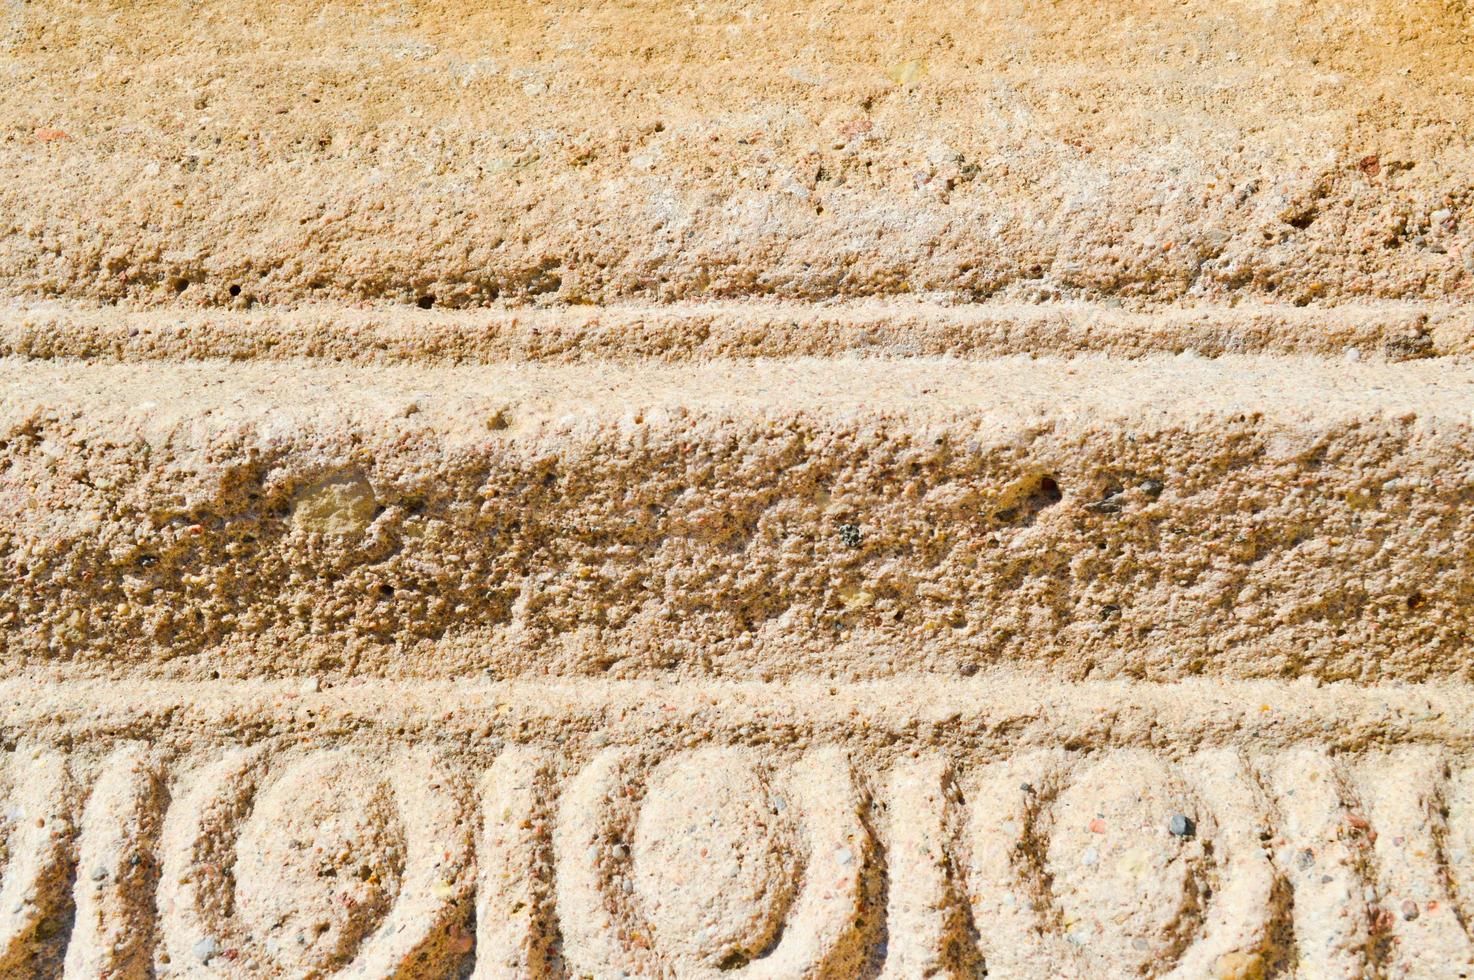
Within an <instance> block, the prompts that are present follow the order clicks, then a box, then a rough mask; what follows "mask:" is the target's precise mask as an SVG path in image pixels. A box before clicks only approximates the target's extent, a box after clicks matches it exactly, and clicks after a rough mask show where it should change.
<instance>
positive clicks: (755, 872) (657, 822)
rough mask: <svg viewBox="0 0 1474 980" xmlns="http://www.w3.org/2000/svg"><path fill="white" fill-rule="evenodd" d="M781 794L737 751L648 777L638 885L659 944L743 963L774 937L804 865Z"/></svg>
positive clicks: (673, 765)
mask: <svg viewBox="0 0 1474 980" xmlns="http://www.w3.org/2000/svg"><path fill="white" fill-rule="evenodd" d="M789 815H790V812H789V808H788V806H787V804H786V802H785V801H783V800H782V799H781V798H780V797H778V796H776V795H775V794H773V793H772V792H770V791H769V788H768V785H767V782H766V780H765V778H764V777H763V775H762V774H761V773H760V772H759V771H758V770H757V768H756V767H754V766H753V765H752V764H751V763H750V762H748V761H747V759H745V758H744V757H743V756H742V755H741V754H739V753H737V752H734V751H731V750H714V751H707V752H697V753H692V754H690V755H683V756H681V757H679V758H677V759H673V760H670V761H668V762H666V763H665V764H663V765H661V766H659V767H657V769H656V770H655V771H654V772H653V773H652V774H651V779H650V783H649V789H648V792H647V795H646V797H645V803H644V806H643V807H642V808H641V810H640V815H639V819H638V823H637V824H636V827H635V834H634V848H633V860H634V887H635V892H636V894H637V896H638V897H639V899H640V900H641V902H642V905H643V908H644V912H645V915H646V917H647V919H648V921H649V923H650V925H651V928H652V929H653V930H654V932H655V934H656V938H657V939H658V940H659V943H660V946H661V948H662V949H664V950H665V951H667V953H669V954H672V955H674V956H676V957H680V958H687V959H690V960H695V961H697V962H700V963H703V964H706V965H707V966H710V967H733V966H740V965H742V964H743V963H745V962H747V961H748V960H750V959H753V958H755V957H757V956H758V955H759V954H761V953H763V952H764V951H765V950H767V949H768V947H770V946H771V945H772V944H773V942H774V941H775V940H776V939H777V938H778V935H779V933H780V931H781V928H782V924H783V919H784V916H785V913H786V912H787V910H788V907H789V905H790V904H791V903H792V901H793V897H794V892H795V889H796V887H797V885H798V878H799V874H798V870H799V869H800V868H801V866H802V863H803V858H802V855H801V854H800V853H799V848H798V845H797V843H796V841H795V837H794V833H793V828H792V825H791V822H790V820H789Z"/></svg>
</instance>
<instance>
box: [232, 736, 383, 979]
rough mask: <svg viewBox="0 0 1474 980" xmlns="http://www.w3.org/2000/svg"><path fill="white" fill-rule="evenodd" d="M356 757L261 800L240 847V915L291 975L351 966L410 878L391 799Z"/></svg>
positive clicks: (307, 768)
mask: <svg viewBox="0 0 1474 980" xmlns="http://www.w3.org/2000/svg"><path fill="white" fill-rule="evenodd" d="M365 768H366V767H365V766H364V765H363V764H362V763H361V762H360V761H359V760H357V759H355V758H353V757H352V756H351V755H348V754H347V753H341V752H331V753H323V754H321V755H316V756H312V757H310V758H308V759H305V760H302V761H300V762H298V763H297V764H296V765H294V766H292V767H291V769H290V770H289V771H287V772H286V773H285V774H283V776H282V777H281V778H280V779H278V780H277V781H276V782H274V783H273V784H272V785H271V786H270V787H268V788H267V789H266V790H265V791H264V792H262V793H261V795H260V796H258V797H257V799H256V801H255V805H254V807H253V808H252V811H251V815H250V817H249V818H248V819H247V820H246V821H245V823H244V824H243V825H242V827H241V833H240V837H239V840H238V842H237V845H236V865H235V879H236V908H237V910H238V912H239V914H240V917H241V920H242V923H243V925H245V926H246V927H247V928H248V929H250V931H251V933H252V934H253V936H254V937H255V938H256V940H257V941H258V942H260V943H261V944H262V945H263V946H264V948H265V949H266V950H267V951H268V952H269V953H271V954H272V955H273V957H274V958H275V959H276V960H277V961H278V962H279V963H281V964H282V965H283V966H287V967H289V968H291V969H293V970H302V971H316V970H324V969H330V968H335V967H338V966H341V965H343V964H345V963H346V962H347V961H348V960H349V959H350V958H351V957H352V956H353V954H354V952H355V951H356V950H357V949H358V947H359V946H360V944H361V943H362V942H363V940H364V939H365V938H366V937H367V936H368V935H369V934H370V933H371V932H372V931H373V929H374V928H375V927H376V926H377V925H378V924H379V923H380V922H381V921H382V920H383V919H384V917H385V916H386V915H387V914H388V912H389V909H390V908H391V907H392V906H393V904H394V900H395V898H396V897H397V895H398V892H399V885H400V880H401V877H402V875H403V872H404V854H405V842H404V836H403V828H402V827H401V826H400V821H399V817H398V814H397V812H396V810H395V806H394V798H393V794H392V791H391V790H390V788H389V786H388V785H387V784H386V782H385V781H384V780H382V779H381V778H377V777H372V776H369V775H367V774H366V772H365Z"/></svg>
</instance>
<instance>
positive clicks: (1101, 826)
mask: <svg viewBox="0 0 1474 980" xmlns="http://www.w3.org/2000/svg"><path fill="white" fill-rule="evenodd" d="M1090 832H1091V833H1092V834H1103V833H1105V821H1104V820H1102V819H1100V818H1099V817H1096V818H1095V819H1094V820H1092V821H1090Z"/></svg>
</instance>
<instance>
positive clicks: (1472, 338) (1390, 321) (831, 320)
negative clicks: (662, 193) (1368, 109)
mask: <svg viewBox="0 0 1474 980" xmlns="http://www.w3.org/2000/svg"><path fill="white" fill-rule="evenodd" d="M1189 350H1190V351H1194V352H1196V353H1199V354H1202V355H1205V356H1219V355H1225V354H1253V353H1272V354H1319V355H1348V354H1350V355H1351V356H1366V357H1368V358H1385V359H1388V360H1394V361H1401V360H1410V359H1418V358H1428V357H1438V356H1447V355H1459V354H1467V353H1470V352H1471V351H1474V313H1471V312H1470V310H1469V308H1468V306H1467V305H1462V304H1453V303H1416V302H1411V303H1397V302H1388V303H1372V304H1349V305H1345V306H1334V307H1295V306H1289V305H1242V306H1226V305H1224V306H1214V305H1205V306H1183V307H1163V308H1156V309H1148V310H1129V309H1124V308H1121V307H1119V306H1111V305H1106V304H1094V303H1059V304H1043V305H1028V304H976V305H941V304H935V303H926V302H863V303H840V304H835V305H818V304H801V303H763V302H726V303H692V304H672V305H645V306H641V305H630V306H609V307H595V306H557V307H546V308H531V307H529V308H509V309H483V310H441V309H430V310H421V309H418V308H414V307H401V306H368V305H367V304H362V305H359V306H334V305H319V306H302V307H291V308H258V309H253V310H221V309H204V310H200V309H180V310H167V309H132V310H127V309H119V308H115V307H94V306H83V305H72V304H66V303H46V304H32V305H26V304H13V305H11V306H10V307H9V308H3V309H0V356H21V357H27V358H32V359H38V360H42V359H60V358H83V359H90V360H99V361H124V362H133V361H155V360H163V361H170V360H190V359H207V358H222V359H230V360H270V361H276V360H287V359H297V358H306V359H319V360H326V361H333V362H362V363H493V362H499V361H536V362H554V363H575V362H585V361H608V360H613V361H623V360H637V359H643V360H658V361H681V360H700V359H706V358H712V357H726V358H739V357H796V356H833V355H840V354H851V353H858V354H867V355H877V356H890V357H897V356H936V355H950V356H956V357H996V356H1006V355H1009V354H1056V355H1070V354H1083V353H1104V354H1111V355H1115V356H1122V357H1140V356H1147V355H1151V354H1158V353H1174V354H1175V353H1180V352H1183V351H1189ZM1353 352H1354V353H1353Z"/></svg>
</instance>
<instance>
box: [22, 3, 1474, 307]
mask: <svg viewBox="0 0 1474 980" xmlns="http://www.w3.org/2000/svg"><path fill="white" fill-rule="evenodd" d="M0 17H3V18H4V20H3V21H0V27H3V33H0V51H3V56H4V62H3V73H0V119H4V120H5V121H6V123H5V127H4V134H3V137H0V138H3V140H4V143H3V146H4V157H3V162H0V213H3V215H4V220H3V223H0V275H3V276H4V277H5V281H4V285H3V287H0V288H3V291H4V292H7V293H10V294H12V295H36V296H68V297H73V298H86V299H96V300H104V301H114V300H142V301H146V302H149V303H170V302H172V303H178V304H182V305H186V306H197V305H200V304H206V305H221V304H227V303H230V304H233V305H237V306H241V307H245V306H248V305H250V304H252V303H280V302H286V301H296V300H301V299H306V298H318V299H350V300H365V299H366V300H377V299H392V300H400V301H405V302H413V301H415V300H417V299H419V298H421V297H427V298H428V297H433V298H434V300H435V302H437V303H439V304H448V305H457V306H462V305H479V304H484V303H487V302H490V301H493V300H496V299H499V298H500V299H515V300H519V301H531V300H539V301H553V302H607V301H610V300H613V299H616V298H621V297H642V298H648V299H660V300H670V299H689V298H699V297H710V296H719V297H749V296H774V297H782V298H787V299H803V300H827V299H832V298H834V297H837V296H896V295H900V294H904V293H924V294H935V295H937V296H940V297H952V298H958V299H963V300H980V299H988V298H1011V299H1020V300H1032V299H1048V298H1057V297H1062V296H1063V297H1068V296H1085V297H1121V298H1125V299H1128V300H1131V301H1147V300H1155V301H1162V300H1180V299H1196V298H1199V297H1203V298H1211V299H1214V300H1220V299H1224V298H1234V297H1240V296H1243V297H1254V298H1265V297H1273V298H1276V299H1279V300H1282V301H1284V302H1286V303H1290V302H1296V303H1307V302H1320V301H1327V300H1345V299H1365V298H1372V297H1376V298H1396V299H1406V298H1421V299H1447V298H1449V297H1450V296H1455V295H1457V296H1461V297H1464V298H1468V297H1469V295H1470V291H1471V284H1474V250H1471V244H1470V238H1469V227H1470V226H1469V225H1467V224H1466V223H1464V222H1463V220H1462V219H1463V214H1462V212H1463V209H1464V208H1466V207H1467V206H1468V205H1469V203H1470V200H1471V196H1470V188H1469V182H1468V174H1469V172H1470V170H1471V168H1474V153H1471V150H1470V147H1469V145H1468V133H1469V127H1470V125H1471V123H1474V74H1471V72H1470V66H1469V55H1468V52H1469V45H1470V43H1471V41H1474V20H1471V16H1470V13H1469V11H1468V9H1467V6H1466V5H1465V4H1463V3H1461V2H1455V0H1369V2H1363V3H1301V2H1289V3H1283V2H1272V0H1233V2H1228V3H1225V2H1222V0H1189V2H1178V0H1113V2H1109V3H1101V2H1099V0H1065V2H1059V3H1051V4H1037V3H1031V2H1026V0H981V2H972V3H955V4H920V5H917V4H901V3H894V2H878V0H867V2H861V3H846V4H843V5H835V4H832V3H828V2H817V0H789V2H786V3H783V4H780V5H771V4H757V3H740V2H716V3H692V4H685V5H679V4H674V5H673V4H671V3H668V2H663V0H621V2H613V3H599V4H587V3H577V4H575V3H562V2H555V3H536V4H534V3H525V2H502V3H471V4H467V3H461V2H454V3H450V2H419V3H412V2H407V0H406V2H389V3H383V4H376V5H356V4H346V3H325V2H313V0H294V2H290V3H275V2H254V3H234V2H232V3H227V2H223V0H205V2H198V3H197V2H187V0H156V2H140V3H128V4H105V3H101V2H91V3H63V2H60V0H33V2H20V0H7V3H6V5H5V6H4V7H3V8H0Z"/></svg>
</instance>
